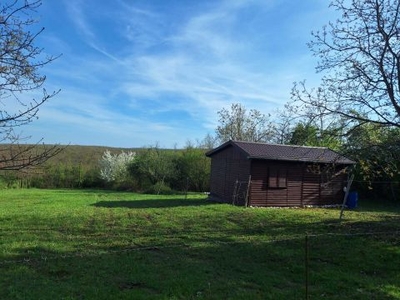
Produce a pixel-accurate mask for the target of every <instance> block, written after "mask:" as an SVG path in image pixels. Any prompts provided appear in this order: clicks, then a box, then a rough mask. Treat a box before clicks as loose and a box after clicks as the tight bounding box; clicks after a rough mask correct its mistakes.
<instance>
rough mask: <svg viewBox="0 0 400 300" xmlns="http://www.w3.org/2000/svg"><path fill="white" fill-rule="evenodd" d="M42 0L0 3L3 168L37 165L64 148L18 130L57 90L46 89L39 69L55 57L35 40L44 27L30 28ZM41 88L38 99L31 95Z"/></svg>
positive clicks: (0, 164)
mask: <svg viewBox="0 0 400 300" xmlns="http://www.w3.org/2000/svg"><path fill="white" fill-rule="evenodd" d="M41 4H42V2H41V1H40V0H12V1H5V2H4V1H3V2H2V3H1V4H0V143H1V145H0V170H20V169H23V168H27V167H30V166H35V165H38V164H40V163H43V162H44V161H46V160H47V159H48V158H50V157H52V156H54V155H56V154H57V153H58V152H59V151H61V148H60V147H59V146H58V145H53V146H44V145H42V141H38V142H34V143H30V144H28V143H27V141H28V140H29V137H24V136H22V135H21V133H20V132H19V131H20V129H21V127H22V126H25V125H27V124H29V123H31V122H32V121H34V120H35V119H37V118H38V112H39V108H40V107H41V106H42V105H43V104H44V103H46V102H47V101H48V100H49V99H50V98H51V97H53V96H54V95H55V94H57V93H58V91H56V92H52V93H47V92H46V90H45V89H44V88H43V85H44V82H45V80H46V76H44V75H42V74H40V72H39V71H40V69H41V68H42V67H44V66H45V65H47V64H49V63H51V62H52V61H53V60H54V59H56V57H54V56H45V55H44V54H43V49H42V48H40V47H38V46H36V44H35V42H36V38H37V37H38V36H39V35H40V34H41V33H42V32H43V30H44V28H41V29H39V30H37V31H36V32H34V31H31V30H34V29H35V26H34V25H35V24H36V23H37V21H36V20H34V19H33V18H32V17H31V15H32V14H33V13H35V12H36V10H37V9H38V8H39V7H40V6H41ZM41 89H43V90H42V95H41V96H40V98H39V99H32V98H30V97H29V95H28V94H29V93H30V92H33V91H36V90H41ZM27 96H28V97H29V98H28V97H27Z"/></svg>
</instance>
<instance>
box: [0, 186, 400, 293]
mask: <svg viewBox="0 0 400 300" xmlns="http://www.w3.org/2000/svg"><path fill="white" fill-rule="evenodd" d="M398 211H399V210H398V207H397V206H391V207H388V206H385V205H382V206H379V207H378V206H376V205H370V204H367V203H366V204H363V203H360V207H359V208H358V209H357V210H354V211H345V214H344V220H343V221H342V222H341V223H339V221H338V219H339V213H340V212H339V210H337V209H322V208H318V209H317V208H315V209H274V208H262V209H261V208H259V209H255V208H243V207H235V206H230V205H226V204H213V203H209V202H207V201H206V200H205V196H204V195H201V194H192V195H189V197H188V198H187V199H184V197H183V196H173V195H172V196H154V195H140V194H134V193H116V192H106V191H91V190H86V191H75V190H3V191H1V199H0V238H1V244H0V272H1V273H0V274H1V276H0V299H304V298H305V297H306V291H307V292H308V295H307V296H308V297H309V299H400V276H399V272H398V269H399V266H400V249H399V236H398V231H399V230H400V223H399V215H398ZM306 236H308V239H307V240H308V243H307V244H306V242H305V241H306V239H305V237H306ZM306 250H308V251H306ZM306 254H308V255H307V256H306ZM307 278H308V284H307V285H306V279H307Z"/></svg>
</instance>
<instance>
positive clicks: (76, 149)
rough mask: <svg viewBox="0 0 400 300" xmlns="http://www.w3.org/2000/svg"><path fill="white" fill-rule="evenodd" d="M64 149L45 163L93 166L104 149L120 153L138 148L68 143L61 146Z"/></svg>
mask: <svg viewBox="0 0 400 300" xmlns="http://www.w3.org/2000/svg"><path fill="white" fill-rule="evenodd" d="M62 147H64V150H63V151H61V153H59V154H58V155H57V156H55V157H52V158H51V159H49V160H48V161H47V163H46V164H51V165H57V164H65V165H81V166H87V167H89V166H90V167H94V166H96V165H97V164H98V162H99V160H100V158H101V157H102V155H103V153H104V152H105V151H106V150H109V151H110V152H111V153H114V154H116V153H121V152H122V151H124V152H130V151H133V152H134V151H137V150H140V149H138V148H131V149H128V148H114V147H104V146H80V145H68V146H62Z"/></svg>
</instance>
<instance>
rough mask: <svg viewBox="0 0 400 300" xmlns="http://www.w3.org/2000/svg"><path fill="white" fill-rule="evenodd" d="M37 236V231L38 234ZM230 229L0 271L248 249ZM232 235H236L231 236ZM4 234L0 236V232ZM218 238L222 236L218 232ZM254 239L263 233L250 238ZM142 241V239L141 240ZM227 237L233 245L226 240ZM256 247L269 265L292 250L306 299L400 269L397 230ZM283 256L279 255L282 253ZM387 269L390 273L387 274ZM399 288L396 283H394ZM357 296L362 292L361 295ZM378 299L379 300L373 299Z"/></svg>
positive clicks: (38, 258)
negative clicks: (135, 255) (324, 287)
mask: <svg viewBox="0 0 400 300" xmlns="http://www.w3.org/2000/svg"><path fill="white" fill-rule="evenodd" d="M39 231H40V230H39ZM235 232H236V231H235V230H232V231H231V230H226V231H224V232H223V233H224V238H218V237H213V236H212V235H213V234H215V232H213V231H210V230H204V231H196V232H194V231H187V232H180V233H179V234H178V233H177V232H176V233H170V234H165V233H164V234H165V235H164V236H163V239H164V242H163V243H158V244H151V240H152V238H154V237H155V236H156V235H159V234H160V233H154V235H149V236H146V238H148V239H149V243H147V245H137V244H134V243H132V244H131V245H126V246H125V247H121V248H118V249H112V248H110V249H101V250H97V251H95V250H92V251H91V250H84V249H82V251H75V252H70V253H62V254H60V253H49V252H46V251H41V250H38V251H31V252H30V253H26V255H25V256H24V257H19V258H16V259H5V260H0V266H5V265H15V264H32V263H35V264H51V263H52V262H53V261H56V260H61V259H75V258H77V259H78V258H88V257H97V256H102V255H112V254H118V255H120V254H124V253H132V252H138V251H153V250H157V251H159V250H160V251H162V250H166V249H172V250H173V249H174V248H175V249H182V248H185V249H191V250H196V249H197V248H200V247H203V246H204V245H213V246H217V245H218V246H221V245H224V246H229V247H238V246H239V245H240V244H242V245H243V244H251V242H252V241H253V240H252V235H251V234H250V232H247V234H243V235H237V234H235ZM236 233H237V232H236ZM3 234H4V232H3ZM219 234H221V233H219ZM252 234H253V235H254V236H255V235H257V236H258V237H259V236H260V235H262V232H259V231H254V232H253V233H252ZM193 235H196V237H197V238H196V241H195V242H193V241H192V240H190V239H187V237H188V236H193ZM142 238H144V237H142ZM229 238H231V239H232V240H229ZM256 244H259V245H261V246H262V247H263V249H264V251H265V252H266V255H265V256H264V259H266V260H268V258H269V257H270V255H269V254H268V255H267V253H268V251H271V249H274V248H275V247H279V249H285V247H287V248H290V249H294V252H293V259H292V260H291V262H290V263H293V262H294V263H296V264H297V265H299V266H303V268H304V273H302V274H300V275H299V276H300V280H303V282H304V295H305V299H310V297H312V298H313V299H320V298H329V295H325V294H324V293H323V292H321V291H320V290H319V287H318V286H319V285H320V283H321V282H325V283H326V282H329V281H331V284H332V285H335V284H337V285H338V289H339V290H338V293H339V294H340V286H344V285H343V284H341V282H342V281H343V280H347V281H353V282H354V283H353V284H354V288H355V289H357V290H360V291H362V290H363V289H365V287H364V286H367V285H368V278H377V281H379V280H380V279H379V277H381V276H382V274H385V272H387V273H388V274H393V271H394V270H395V271H396V272H397V270H398V269H399V268H400V231H370V232H353V233H334V232H332V233H321V234H304V233H303V234H297V235H296V234H295V235H290V236H288V237H282V236H280V237H279V238H276V239H274V238H273V237H271V236H265V237H264V238H263V239H257V240H256ZM282 251H283V250H282ZM388 269H389V270H388ZM398 288H400V282H399V283H398ZM360 293H361V292H360ZM376 299H378V298H376Z"/></svg>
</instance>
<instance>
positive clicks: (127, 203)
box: [93, 199, 215, 208]
mask: <svg viewBox="0 0 400 300" xmlns="http://www.w3.org/2000/svg"><path fill="white" fill-rule="evenodd" d="M213 204H215V203H214V202H210V201H207V200H205V199H198V200H197V199H196V200H185V199H146V200H110V201H99V202H97V203H94V204H93V206H96V207H106V208H118V207H123V208H171V207H182V206H183V207H184V206H205V205H213Z"/></svg>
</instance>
